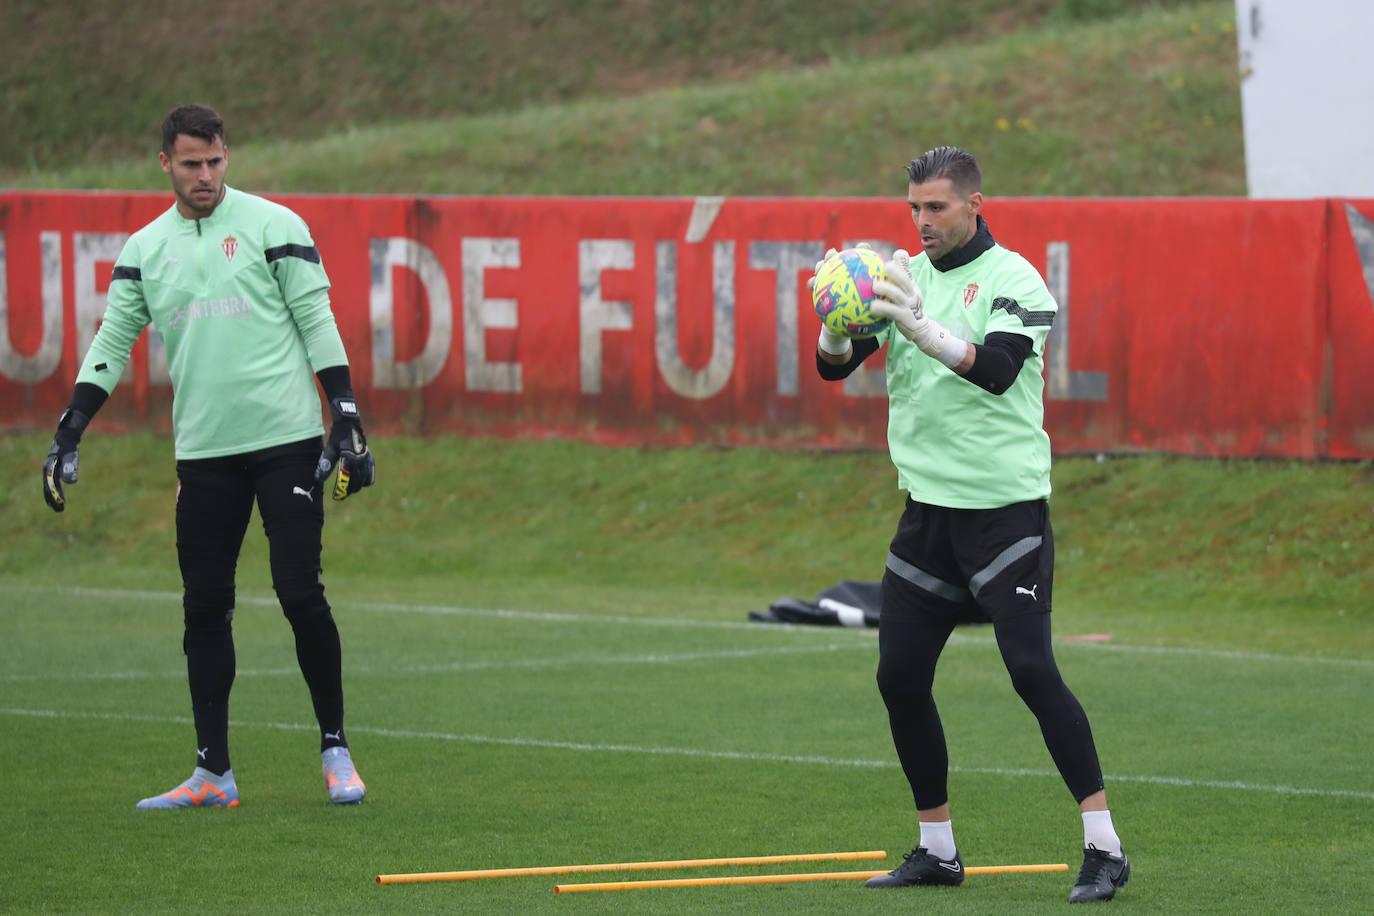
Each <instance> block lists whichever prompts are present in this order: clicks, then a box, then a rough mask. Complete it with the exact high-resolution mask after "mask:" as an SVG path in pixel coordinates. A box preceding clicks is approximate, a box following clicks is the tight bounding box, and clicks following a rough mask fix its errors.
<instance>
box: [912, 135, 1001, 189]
mask: <svg viewBox="0 0 1374 916" xmlns="http://www.w3.org/2000/svg"><path fill="white" fill-rule="evenodd" d="M906 174H907V177H908V178H910V179H911V183H912V184H925V183H926V182H927V181H933V180H935V179H936V178H948V179H949V181H950V184H952V185H954V190H956V191H958V192H959V193H960V194H962V195H963V196H965V197H967V196H968V195H970V194H972V193H973V192H974V191H981V190H983V172H982V170H981V169H979V168H978V160H977V159H974V158H973V154H972V153H970V152H969V151H968V150H963V149H960V148H959V147H957V146H937V147H935V149H933V150H927V151H926V152H924V153H922V154H921V155H920V156H918V157H917V158H915V159H913V160H911V162H909V163H908V164H907V167H906Z"/></svg>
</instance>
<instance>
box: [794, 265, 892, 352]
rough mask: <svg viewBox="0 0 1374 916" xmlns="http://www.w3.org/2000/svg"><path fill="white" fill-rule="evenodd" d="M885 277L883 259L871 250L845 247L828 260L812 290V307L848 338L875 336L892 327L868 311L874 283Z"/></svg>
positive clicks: (886, 321)
mask: <svg viewBox="0 0 1374 916" xmlns="http://www.w3.org/2000/svg"><path fill="white" fill-rule="evenodd" d="M882 278H883V260H882V258H880V257H878V254H877V252H875V251H873V250H871V249H868V248H846V249H845V250H844V251H841V252H840V253H839V254H837V255H835V256H834V257H832V258H829V259H828V260H826V262H825V263H824V264H822V265H821V269H820V273H818V274H816V284H815V286H813V287H812V288H811V304H812V305H814V306H815V307H816V314H817V315H819V316H820V319H821V321H823V322H825V326H826V327H827V328H829V329H830V330H831V331H833V332H834V333H836V334H842V335H843V336H845V337H856V338H857V337H872V336H873V335H875V334H881V333H882V332H883V331H884V330H886V329H887V326H888V324H889V322H888V320H887V319H886V318H879V317H878V316H877V315H874V314H873V313H872V312H870V311H869V310H868V306H869V303H871V302H872V301H873V299H874V298H875V297H874V295H873V283H874V281H875V280H881V279H882Z"/></svg>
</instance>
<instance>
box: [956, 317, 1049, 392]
mask: <svg viewBox="0 0 1374 916" xmlns="http://www.w3.org/2000/svg"><path fill="white" fill-rule="evenodd" d="M970 346H972V347H973V348H974V354H975V355H974V358H973V367H972V368H971V369H969V371H968V372H966V373H964V379H965V381H969V382H972V383H973V384H975V385H977V386H978V387H979V388H982V389H983V390H984V391H987V392H989V393H991V394H999V395H1000V394H1005V393H1006V390H1007V389H1008V388H1010V387H1011V386H1012V383H1014V382H1015V381H1016V376H1018V375H1019V374H1020V373H1021V367H1022V366H1023V365H1025V363H1026V357H1027V356H1030V353H1031V348H1032V347H1034V343H1033V342H1032V341H1031V339H1030V338H1029V337H1026V336H1024V335H1022V334H1009V333H1006V332H1003V331H994V332H993V333H991V334H989V335H988V336H987V338H986V339H984V341H983V342H982V343H981V344H970Z"/></svg>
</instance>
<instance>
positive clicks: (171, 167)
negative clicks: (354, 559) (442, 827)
mask: <svg viewBox="0 0 1374 916" xmlns="http://www.w3.org/2000/svg"><path fill="white" fill-rule="evenodd" d="M159 160H160V162H161V164H162V170H163V171H164V172H166V173H167V175H168V176H169V177H170V178H171V183H172V191H173V193H174V194H175V196H176V200H175V203H174V204H173V206H172V207H171V208H170V209H168V210H167V211H165V212H164V213H163V214H162V215H161V216H159V217H158V218H157V219H155V220H153V221H152V222H150V223H149V224H148V225H146V226H144V227H143V228H142V229H140V230H139V231H138V232H136V233H134V235H133V236H131V237H130V239H129V241H128V242H127V243H126V244H125V246H124V249H123V251H122V252H121V253H120V255H119V259H118V260H117V261H116V262H115V267H114V273H113V276H112V278H111V281H110V291H109V304H108V307H107V309H106V312H105V319H104V323H103V324H102V325H101V327H100V330H99V332H98V333H97V334H96V336H95V339H94V340H93V341H92V343H91V348H90V350H89V351H88V352H87V354H86V358H85V361H84V362H83V363H82V366H81V370H80V372H79V373H78V375H77V379H76V387H75V389H74V391H73V392H72V399H71V403H70V405H69V406H68V408H67V410H66V411H64V412H63V414H62V417H61V419H60V420H59V421H58V426H57V433H56V435H55V436H54V439H53V445H52V449H51V451H49V453H48V458H47V461H46V462H45V463H44V466H43V495H44V498H45V499H46V500H47V502H48V505H49V506H51V507H52V508H53V509H54V510H55V511H57V512H61V511H63V510H64V509H65V508H66V502H67V494H66V493H64V489H63V484H64V483H67V484H74V483H76V480H77V444H78V442H79V441H80V439H81V434H82V433H83V432H84V431H85V429H86V425H87V424H88V423H89V422H90V420H91V418H92V417H93V416H94V415H95V413H96V411H98V410H99V409H100V407H101V405H102V404H104V403H105V399H106V398H107V397H108V396H109V394H110V392H111V391H113V390H114V387H115V384H116V383H117V382H118V380H119V377H120V374H121V373H122V372H123V371H124V367H125V364H126V363H127V362H128V359H129V354H130V352H131V350H132V348H133V345H134V342H135V341H136V340H137V339H138V335H139V334H140V332H142V330H143V328H144V327H145V326H146V325H148V324H150V323H151V324H152V325H153V327H154V328H156V330H157V332H158V334H159V335H160V336H161V338H162V341H163V343H164V345H165V347H166V351H167V363H168V367H169V370H170V374H171V379H172V389H173V394H174V401H173V407H172V426H173V432H174V435H175V440H176V458H177V462H176V469H177V500H176V530H177V559H178V561H179V562H180V566H181V577H182V584H183V588H184V593H183V594H184V597H183V608H184V611H185V635H184V638H183V644H182V647H183V651H184V652H185V655H186V669H187V675H188V679H189V682H190V688H191V707H192V711H193V713H194V718H195V729H196V759H195V769H194V771H193V773H192V775H191V777H190V778H189V779H187V780H186V781H185V782H183V783H181V784H180V785H178V786H176V787H174V788H172V789H171V790H170V791H167V792H164V793H162V794H161V795H154V796H152V797H150V798H145V799H143V800H142V801H140V802H139V803H138V806H137V807H139V808H144V809H147V808H189V807H199V806H215V807H223V806H228V807H233V806H235V805H237V804H238V787H237V785H236V783H235V782H234V773H233V770H232V769H231V768H230V766H229V740H228V739H229V691H230V688H231V687H232V686H233V683H234V672H235V658H234V640H233V631H232V622H233V616H234V570H235V567H236V565H237V563H238V555H239V549H240V547H241V545H242V543H243V536H244V533H245V532H246V530H247V527H248V519H249V516H250V514H251V512H252V508H253V503H254V502H255V501H256V502H257V505H258V511H259V513H260V515H261V516H262V524H263V529H264V530H265V532H266V534H267V540H268V544H269V549H270V556H271V568H272V586H273V589H274V590H275V591H276V593H277V599H278V601H279V602H280V603H281V608H282V611H283V613H284V614H285V615H286V619H287V620H288V621H289V622H290V624H291V629H292V630H293V631H294V633H295V640H296V658H297V659H298V661H299V662H300V667H301V673H302V674H303V675H304V676H305V681H306V684H307V685H308V687H309V689H310V697H311V700H312V702H313V705H314V708H315V716H316V718H317V719H318V720H319V725H320V736H321V738H320V742H321V747H320V749H321V757H322V761H323V775H324V781H325V785H326V788H327V789H328V793H329V800H330V801H331V802H334V803H336V804H345V803H351V802H359V801H362V799H363V796H364V794H365V792H366V789H365V787H364V785H363V781H362V779H361V778H360V777H359V776H358V773H357V770H356V769H354V766H353V763H352V758H351V754H350V752H349V749H348V741H347V739H346V738H345V736H344V730H343V686H342V674H341V660H340V648H339V631H338V628H337V627H336V626H335V623H334V618H333V616H332V614H331V612H330V607H329V603H328V602H327V601H326V600H325V596H324V585H323V582H322V580H321V576H320V552H321V532H322V530H323V527H324V506H323V495H324V494H323V491H324V489H325V486H324V485H326V484H327V483H328V480H329V475H330V473H331V472H332V471H333V470H334V469H335V468H336V467H337V469H338V477H337V479H336V481H335V483H334V486H333V495H334V498H335V499H343V498H345V497H346V496H348V495H349V494H350V493H355V492H357V491H358V490H360V489H361V488H363V487H365V486H368V485H370V484H371V483H372V482H373V479H374V476H375V465H374V463H373V458H372V454H371V452H370V451H368V448H367V442H366V439H364V437H363V430H362V425H361V420H360V417H359V414H358V406H357V402H356V401H355V400H354V398H353V389H352V382H351V380H350V377H349V372H348V357H347V355H346V354H345V353H344V348H343V341H342V340H341V339H340V337H339V331H338V328H337V326H336V325H335V323H334V315H333V312H331V310H330V306H329V279H328V277H327V276H326V275H325V272H324V267H323V265H322V264H321V261H320V255H319V252H318V251H317V250H316V248H315V243H314V242H313V241H312V239H311V237H310V231H309V229H308V228H307V227H306V224H305V223H304V221H302V220H301V219H300V217H298V216H296V214H294V213H293V212H291V211H290V210H288V209H287V208H285V207H283V206H280V205H278V204H275V203H272V202H270V201H267V200H265V199H263V198H261V197H256V196H254V195H251V194H245V193H243V192H242V191H236V190H234V189H233V188H230V187H228V186H226V185H225V184H224V172H225V169H226V167H227V166H228V164H229V151H228V148H227V146H226V145H225V137H224V123H223V121H222V120H221V119H220V117H219V115H217V114H216V113H215V112H214V111H212V110H211V109H209V108H206V107H203V106H200V105H185V106H180V107H178V108H174V109H173V110H172V111H171V112H170V113H168V115H167V117H166V120H165V121H164V122H163V124H162V152H161V154H160V156H159ZM312 370H313V371H314V373H315V376H316V377H317V378H318V379H319V381H320V385H321V386H322V387H323V389H324V391H325V393H326V395H327V396H328V398H329V402H330V412H331V414H332V417H333V427H332V429H331V431H330V433H329V436H328V438H327V439H326V440H325V441H324V443H323V445H321V440H320V434H321V433H322V432H323V426H322V425H321V422H320V417H321V410H320V401H319V395H318V394H317V393H316V391H315V385H314V381H313V380H312V379H311V371H312Z"/></svg>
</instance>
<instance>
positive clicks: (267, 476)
mask: <svg viewBox="0 0 1374 916" xmlns="http://www.w3.org/2000/svg"><path fill="white" fill-rule="evenodd" d="M319 454H320V440H319V439H307V440H304V441H302V442H294V443H290V444H287V445H280V446H274V447H272V448H267V449H262V450H260V451H256V452H249V453H245V454H242V455H231V456H227V457H223V458H207V459H200V460H189V461H178V462H177V480H178V485H179V489H178V493H177V558H178V560H179V562H180V565H181V577H182V584H183V586H184V597H183V607H184V609H185V623H186V630H185V637H184V640H183V647H184V649H185V652H186V668H187V674H188V677H189V680H190V687H191V704H192V708H193V711H194V713H195V719H196V732H197V740H198V742H199V743H198V745H197V751H198V753H199V752H200V751H201V748H204V747H209V748H210V750H209V751H208V752H207V753H205V754H202V756H201V759H202V760H204V761H206V762H207V763H214V762H218V764H219V766H218V767H211V768H212V769H222V768H223V767H227V766H228V749H227V743H228V737H227V733H228V703H229V691H230V688H231V687H232V686H233V683H234V674H235V657H234V638H233V630H232V621H233V615H234V573H235V570H236V568H237V565H238V557H239V549H240V548H241V546H242V545H243V536H244V534H245V532H246V531H247V529H248V520H249V517H250V516H251V514H252V510H253V504H254V503H255V502H256V503H257V506H258V513H259V515H261V517H262V525H263V530H264V531H265V532H266V534H267V541H268V547H269V553H270V562H271V567H272V587H273V589H274V590H275V591H276V593H277V600H278V601H279V602H280V604H281V608H282V612H283V613H284V614H285V616H286V619H287V620H288V621H289V622H290V624H291V629H292V631H293V632H294V634H295V641H296V658H297V661H298V662H299V664H300V667H301V673H302V674H303V675H304V676H305V681H306V684H307V685H308V686H309V688H310V696H311V700H312V703H313V705H314V708H315V715H316V718H317V719H318V720H319V723H320V732H321V736H322V743H323V744H325V745H334V744H345V743H346V742H345V741H344V738H343V683H342V675H341V663H340V648H339V631H338V628H337V627H336V626H335V623H334V617H333V615H332V614H331V612H330V607H329V602H327V601H326V600H325V597H324V584H323V582H322V580H321V577H320V553H321V533H322V531H323V528H324V506H323V499H324V495H323V493H322V492H321V491H322V490H323V488H322V487H319V486H317V485H316V484H315V479H314V474H315V464H316V461H317V459H318V458H319Z"/></svg>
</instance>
